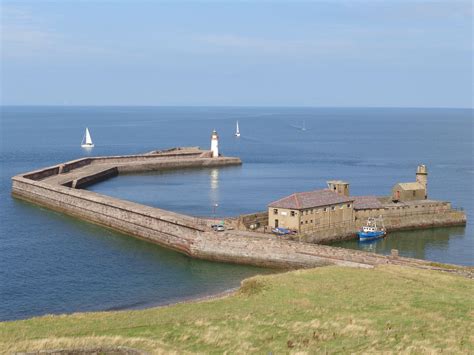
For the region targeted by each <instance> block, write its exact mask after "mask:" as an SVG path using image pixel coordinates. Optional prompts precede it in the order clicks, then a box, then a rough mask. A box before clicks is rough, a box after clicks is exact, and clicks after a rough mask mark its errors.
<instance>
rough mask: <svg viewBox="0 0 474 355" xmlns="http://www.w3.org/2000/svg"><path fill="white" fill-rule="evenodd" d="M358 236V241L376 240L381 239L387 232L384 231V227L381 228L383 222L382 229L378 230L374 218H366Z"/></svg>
mask: <svg viewBox="0 0 474 355" xmlns="http://www.w3.org/2000/svg"><path fill="white" fill-rule="evenodd" d="M358 234H359V240H361V241H366V240H372V239H377V238H383V237H385V235H386V234H387V232H386V231H385V227H383V222H382V227H381V228H379V227H378V226H377V220H376V219H375V218H368V219H367V224H366V225H365V226H363V227H362V228H361V230H360V231H359V232H358Z"/></svg>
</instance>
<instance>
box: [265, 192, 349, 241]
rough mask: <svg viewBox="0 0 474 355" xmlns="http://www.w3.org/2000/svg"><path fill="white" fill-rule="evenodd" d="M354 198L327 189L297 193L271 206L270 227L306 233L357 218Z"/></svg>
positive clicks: (269, 206) (269, 210)
mask: <svg viewBox="0 0 474 355" xmlns="http://www.w3.org/2000/svg"><path fill="white" fill-rule="evenodd" d="M353 203H354V199H353V198H349V197H347V196H344V195H341V194H339V193H337V192H334V191H331V190H328V189H325V190H316V191H308V192H297V193H294V194H292V195H290V196H287V197H284V198H282V199H279V200H277V201H274V202H272V203H270V204H269V205H268V224H269V226H271V227H273V228H276V227H283V228H288V229H291V230H295V231H297V232H298V233H304V232H306V231H310V230H312V229H315V228H318V227H324V226H330V225H341V224H343V223H346V222H352V221H354V209H353Z"/></svg>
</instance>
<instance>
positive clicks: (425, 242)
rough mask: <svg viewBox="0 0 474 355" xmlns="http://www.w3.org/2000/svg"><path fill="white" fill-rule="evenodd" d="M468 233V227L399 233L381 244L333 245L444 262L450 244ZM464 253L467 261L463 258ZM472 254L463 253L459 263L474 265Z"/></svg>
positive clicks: (379, 240)
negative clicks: (395, 251) (393, 252)
mask: <svg viewBox="0 0 474 355" xmlns="http://www.w3.org/2000/svg"><path fill="white" fill-rule="evenodd" d="M465 230H466V227H449V228H431V229H424V230H412V231H399V232H391V233H388V234H387V237H385V238H382V239H378V240H373V241H364V242H361V241H359V240H356V239H354V240H349V241H344V242H339V243H334V244H333V245H334V246H339V247H344V248H349V249H360V250H365V251H370V252H374V253H379V254H390V251H391V250H392V249H397V250H398V251H399V253H400V255H402V256H407V257H412V258H418V259H428V260H434V261H442V260H443V259H444V258H443V254H445V253H447V252H448V249H449V248H450V244H453V242H454V241H455V239H460V238H466V235H465ZM463 252H464V253H465V255H464V256H465V257H463ZM470 254H472V250H464V251H463V250H460V251H459V259H458V260H457V263H459V264H464V265H472V261H473V260H472V256H471V255H470ZM451 262H454V260H453V261H451Z"/></svg>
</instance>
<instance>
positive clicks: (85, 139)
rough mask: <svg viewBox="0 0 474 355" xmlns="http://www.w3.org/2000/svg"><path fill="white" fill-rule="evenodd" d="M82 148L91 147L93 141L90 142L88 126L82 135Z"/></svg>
mask: <svg viewBox="0 0 474 355" xmlns="http://www.w3.org/2000/svg"><path fill="white" fill-rule="evenodd" d="M81 147H82V148H93V147H94V143H92V138H91V134H90V133H89V128H87V127H86V133H84V137H82V143H81Z"/></svg>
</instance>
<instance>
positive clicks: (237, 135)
mask: <svg viewBox="0 0 474 355" xmlns="http://www.w3.org/2000/svg"><path fill="white" fill-rule="evenodd" d="M235 136H236V137H240V130H239V121H237V125H236V128H235Z"/></svg>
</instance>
